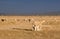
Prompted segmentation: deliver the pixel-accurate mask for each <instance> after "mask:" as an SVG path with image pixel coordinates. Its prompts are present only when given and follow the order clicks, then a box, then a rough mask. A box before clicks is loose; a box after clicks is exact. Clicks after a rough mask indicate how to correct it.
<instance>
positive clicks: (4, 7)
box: [0, 0, 60, 14]
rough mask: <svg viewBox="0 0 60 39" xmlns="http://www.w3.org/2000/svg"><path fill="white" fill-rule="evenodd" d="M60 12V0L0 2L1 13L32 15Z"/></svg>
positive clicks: (8, 0) (6, 0) (12, 0)
mask: <svg viewBox="0 0 60 39" xmlns="http://www.w3.org/2000/svg"><path fill="white" fill-rule="evenodd" d="M53 11H60V0H0V13H7V14H32V13H37V14H38V13H45V12H53Z"/></svg>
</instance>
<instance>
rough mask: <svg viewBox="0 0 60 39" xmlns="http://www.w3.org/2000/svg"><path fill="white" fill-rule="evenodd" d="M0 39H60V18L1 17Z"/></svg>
mask: <svg viewBox="0 0 60 39" xmlns="http://www.w3.org/2000/svg"><path fill="white" fill-rule="evenodd" d="M33 25H37V26H40V27H41V28H40V31H33V30H32V26H33ZM0 39H60V16H0Z"/></svg>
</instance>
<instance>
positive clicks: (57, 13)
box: [0, 11, 60, 16]
mask: <svg viewBox="0 0 60 39" xmlns="http://www.w3.org/2000/svg"><path fill="white" fill-rule="evenodd" d="M1 15H4V16H5V15H7V16H9V15H16V16H24V15H25V16H29V15H38V16H39V15H49V16H50V15H53V16H54V15H60V11H57V12H46V13H26V14H25V13H19V14H18V13H9V14H8V13H0V16H1Z"/></svg>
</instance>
